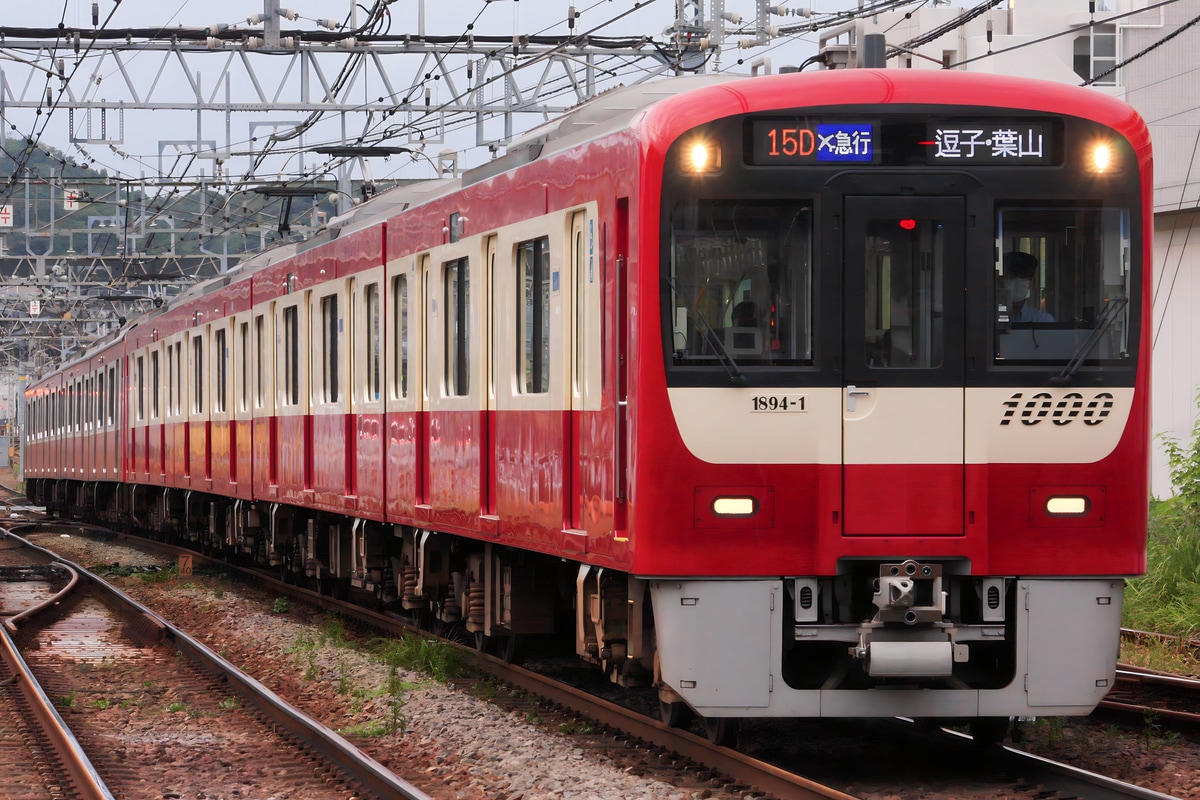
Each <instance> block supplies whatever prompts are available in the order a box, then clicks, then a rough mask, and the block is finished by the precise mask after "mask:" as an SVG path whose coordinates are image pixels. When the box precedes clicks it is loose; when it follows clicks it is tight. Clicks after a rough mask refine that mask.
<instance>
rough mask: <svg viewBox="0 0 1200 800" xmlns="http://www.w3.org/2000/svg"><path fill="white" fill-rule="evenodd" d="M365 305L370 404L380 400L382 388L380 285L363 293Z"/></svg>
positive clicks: (371, 285)
mask: <svg viewBox="0 0 1200 800" xmlns="http://www.w3.org/2000/svg"><path fill="white" fill-rule="evenodd" d="M363 301H364V305H366V312H367V375H366V395H365V398H364V399H365V400H367V401H368V402H371V401H375V400H378V399H379V390H380V387H381V378H380V370H381V369H382V356H381V353H380V350H381V345H382V343H383V342H382V339H381V337H382V335H383V332H382V326H381V323H380V319H379V316H380V315H379V284H378V283H372V284H369V285H368V286H367V287H366V290H365V291H364V293H363Z"/></svg>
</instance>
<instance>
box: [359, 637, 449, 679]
mask: <svg viewBox="0 0 1200 800" xmlns="http://www.w3.org/2000/svg"><path fill="white" fill-rule="evenodd" d="M374 649H375V653H376V655H378V656H379V658H380V659H382V660H383V662H384V663H385V664H387V665H389V666H391V667H399V668H403V669H408V670H412V671H413V672H424V673H427V674H429V675H430V676H432V677H433V678H435V679H437V680H439V681H448V680H451V679H452V678H460V677H463V676H464V675H466V673H467V665H466V661H465V660H464V658H463V656H462V654H461V652H460V651H459V650H458V649H457V648H455V647H454V646H453V645H451V644H449V643H447V642H439V641H436V640H434V639H427V638H425V637H424V636H417V635H413V634H405V635H404V636H401V637H398V638H393V639H378V640H376V641H375V648H374Z"/></svg>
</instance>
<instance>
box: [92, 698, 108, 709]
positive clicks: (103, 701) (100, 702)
mask: <svg viewBox="0 0 1200 800" xmlns="http://www.w3.org/2000/svg"><path fill="white" fill-rule="evenodd" d="M92 705H94V706H95V707H96V708H98V709H100V710H101V711H103V710H104V709H106V708H108V705H109V703H108V698H107V697H97V698H96V699H95V700H93V701H92Z"/></svg>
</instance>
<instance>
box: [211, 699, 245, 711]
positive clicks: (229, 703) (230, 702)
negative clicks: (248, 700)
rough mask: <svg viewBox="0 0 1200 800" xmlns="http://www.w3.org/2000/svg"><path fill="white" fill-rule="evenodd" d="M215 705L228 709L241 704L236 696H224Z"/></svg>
mask: <svg viewBox="0 0 1200 800" xmlns="http://www.w3.org/2000/svg"><path fill="white" fill-rule="evenodd" d="M217 705H218V706H219V707H221V708H224V709H226V710H228V709H231V708H237V707H238V706H240V705H241V702H240V701H239V700H238V699H237V698H236V697H226V698H224V699H223V700H221V702H219V703H217Z"/></svg>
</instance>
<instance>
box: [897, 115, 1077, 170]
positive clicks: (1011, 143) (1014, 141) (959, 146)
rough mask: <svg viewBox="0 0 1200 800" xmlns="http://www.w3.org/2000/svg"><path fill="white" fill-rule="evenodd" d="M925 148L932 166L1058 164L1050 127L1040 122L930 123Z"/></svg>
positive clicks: (957, 121) (958, 121)
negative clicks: (961, 164)
mask: <svg viewBox="0 0 1200 800" xmlns="http://www.w3.org/2000/svg"><path fill="white" fill-rule="evenodd" d="M928 131H929V139H928V140H927V141H924V142H922V143H921V144H923V145H925V146H926V148H927V150H926V158H927V161H928V163H929V164H950V163H956V162H957V163H964V162H965V163H970V164H974V165H978V164H1014V165H1037V164H1051V163H1054V159H1053V155H1054V142H1053V141H1052V137H1051V134H1050V130H1049V129H1048V126H1046V125H1043V124H1041V123H1037V122H1033V123H1030V122H1024V123H1016V124H1010V123H997V122H964V121H961V120H956V121H953V122H936V121H935V122H930V123H929V127H928Z"/></svg>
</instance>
